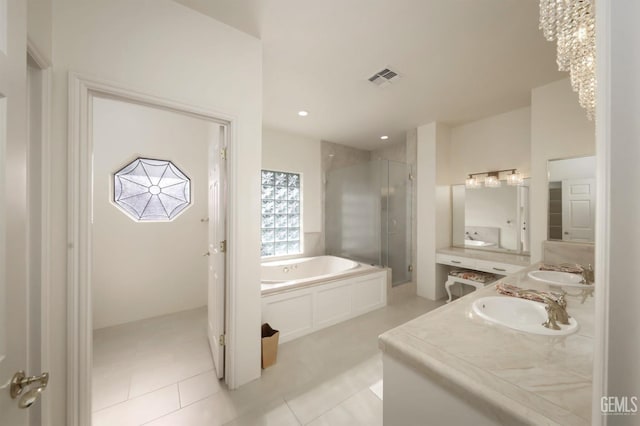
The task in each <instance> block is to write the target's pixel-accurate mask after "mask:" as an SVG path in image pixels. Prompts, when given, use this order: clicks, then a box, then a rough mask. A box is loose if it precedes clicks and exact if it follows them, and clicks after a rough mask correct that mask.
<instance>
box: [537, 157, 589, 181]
mask: <svg viewBox="0 0 640 426" xmlns="http://www.w3.org/2000/svg"><path fill="white" fill-rule="evenodd" d="M547 172H548V177H549V182H558V181H561V180H565V179H584V178H595V177H596V157H595V156H590V157H578V158H568V159H565V160H555V161H549V162H548V164H547Z"/></svg>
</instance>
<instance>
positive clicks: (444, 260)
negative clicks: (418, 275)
mask: <svg viewBox="0 0 640 426" xmlns="http://www.w3.org/2000/svg"><path fill="white" fill-rule="evenodd" d="M476 262H477V261H476V260H475V259H470V258H468V257H458V256H451V255H448V254H440V253H438V254H436V263H440V264H443V265H451V266H457V267H459V268H467V269H475V267H476Z"/></svg>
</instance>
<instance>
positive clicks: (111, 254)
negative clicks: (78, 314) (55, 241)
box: [92, 98, 219, 329]
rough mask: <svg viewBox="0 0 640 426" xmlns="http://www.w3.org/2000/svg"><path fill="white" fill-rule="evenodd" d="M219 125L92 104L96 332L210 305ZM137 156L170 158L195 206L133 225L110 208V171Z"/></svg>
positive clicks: (154, 110) (116, 104) (129, 107)
mask: <svg viewBox="0 0 640 426" xmlns="http://www.w3.org/2000/svg"><path fill="white" fill-rule="evenodd" d="M218 126H219V125H218V124H214V123H212V122H208V121H205V120H202V119H198V118H194V117H190V116H187V115H182V114H178V113H175V112H170V111H166V110H162V109H157V108H151V107H147V106H142V105H137V104H132V103H126V102H120V101H115V100H111V99H102V98H95V99H94V102H93V143H94V150H93V153H94V164H93V166H94V181H93V188H94V192H93V193H94V198H93V244H94V251H93V269H92V285H93V287H92V297H93V328H94V329H97V328H101V327H107V326H111V325H116V324H123V323H126V322H130V321H135V320H139V319H143V318H150V317H154V316H159V315H163V314H169V313H173V312H179V311H183V310H186V309H193V308H196V307H199V306H205V305H206V304H207V260H206V258H205V257H202V253H204V252H206V251H207V224H206V223H203V222H201V221H200V220H201V219H203V218H206V217H207V216H208V208H207V181H208V165H207V158H208V157H207V154H208V148H209V147H208V144H209V141H210V138H209V135H210V134H212V133H210V132H213V131H214V127H215V128H216V129H217V128H218ZM137 157H144V158H154V159H162V160H171V161H172V162H173V163H174V164H175V165H176V166H177V167H178V168H179V169H180V170H181V171H182V172H183V173H184V174H186V175H187V176H188V177H189V178H190V179H191V200H192V204H191V206H189V207H188V208H187V209H186V210H184V211H183V212H182V214H180V215H179V216H178V217H177V218H175V219H174V220H173V221H171V222H135V221H133V220H132V219H131V218H130V217H129V216H127V215H126V214H125V213H124V212H123V211H122V210H120V209H119V208H118V207H116V205H115V204H114V203H113V175H112V174H113V173H114V172H116V171H118V170H120V169H121V168H122V167H124V166H125V165H126V164H128V163H129V162H130V161H131V160H133V159H135V158H137Z"/></svg>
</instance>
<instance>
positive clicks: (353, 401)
mask: <svg viewBox="0 0 640 426" xmlns="http://www.w3.org/2000/svg"><path fill="white" fill-rule="evenodd" d="M308 425H309V426H376V425H380V426H382V401H381V400H380V399H379V398H378V397H376V395H374V393H373V392H371V391H370V390H369V389H364V390H362V391H360V392H358V393H357V394H355V395H353V396H352V397H350V398H349V399H347V400H346V401H344V402H342V403H341V404H339V405H338V406H336V407H335V408H333V409H331V410H329V411H327V412H326V413H324V414H323V415H321V416H320V417H318V418H316V419H315V420H314V421H312V422H311V423H308Z"/></svg>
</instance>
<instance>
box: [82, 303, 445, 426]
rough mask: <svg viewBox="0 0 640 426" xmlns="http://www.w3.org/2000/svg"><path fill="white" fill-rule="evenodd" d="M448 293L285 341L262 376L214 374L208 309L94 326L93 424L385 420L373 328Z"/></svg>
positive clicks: (397, 322)
mask: <svg viewBox="0 0 640 426" xmlns="http://www.w3.org/2000/svg"><path fill="white" fill-rule="evenodd" d="M443 303H444V302H443V301H442V302H432V301H429V300H426V299H422V298H419V297H413V298H410V299H407V300H405V301H403V302H400V303H397V304H394V305H392V306H387V307H385V308H382V309H378V310H376V311H374V312H370V313H368V314H365V315H363V316H360V317H358V318H355V319H352V320H350V321H347V322H344V323H341V324H338V325H335V326H333V327H329V328H326V329H324V330H320V331H318V332H316V333H314V334H311V335H308V336H304V337H301V338H299V339H296V340H294V341H292V342H288V343H284V344H282V345H280V346H279V348H278V361H277V363H276V364H275V365H274V366H272V367H269V368H267V369H266V370H262V377H261V378H260V379H258V380H255V381H253V382H251V383H249V384H247V385H245V386H242V387H241V388H240V389H238V390H235V391H229V390H227V388H226V385H225V384H224V383H222V382H220V381H219V380H217V379H216V377H215V372H214V371H213V364H212V361H211V355H210V352H209V346H208V342H207V337H206V317H207V315H206V309H204V308H202V309H195V310H191V311H186V312H180V313H177V314H172V315H165V316H162V317H158V318H152V319H146V320H142V321H137V322H133V323H129V324H125V325H121V326H115V327H109V328H104V329H100V330H96V331H95V332H94V348H93V362H94V365H93V392H92V399H93V426H103V425H108V426H113V425H118V426H128V425H135V426H138V425H150V426H160V425H167V426H203V425H207V426H214V425H278V426H280V425H313V426H320V425H331V426H336V425H337V426H339V425H349V426H352V425H367V426H371V425H382V400H381V399H380V398H381V396H382V385H381V380H382V358H381V354H380V351H379V349H378V343H377V336H378V335H379V334H381V333H382V332H384V331H386V330H388V329H390V328H393V327H395V326H397V325H400V324H402V323H404V322H406V321H409V320H410V319H413V318H415V317H417V316H419V315H422V314H423V313H426V312H428V311H430V310H432V309H434V308H436V307H438V306H441V305H442V304H443Z"/></svg>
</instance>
